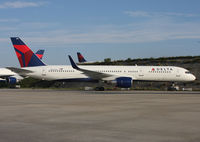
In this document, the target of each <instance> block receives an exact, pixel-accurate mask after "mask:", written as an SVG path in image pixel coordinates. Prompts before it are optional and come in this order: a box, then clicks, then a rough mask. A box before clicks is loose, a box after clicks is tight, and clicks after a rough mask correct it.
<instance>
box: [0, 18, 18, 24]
mask: <svg viewBox="0 0 200 142" xmlns="http://www.w3.org/2000/svg"><path fill="white" fill-rule="evenodd" d="M7 22H19V19H0V23H7Z"/></svg>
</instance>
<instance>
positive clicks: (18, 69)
mask: <svg viewBox="0 0 200 142" xmlns="http://www.w3.org/2000/svg"><path fill="white" fill-rule="evenodd" d="M6 68H7V69H9V70H11V71H13V72H15V73H17V74H19V75H26V74H28V73H32V71H30V70H27V69H22V68H15V67H6Z"/></svg>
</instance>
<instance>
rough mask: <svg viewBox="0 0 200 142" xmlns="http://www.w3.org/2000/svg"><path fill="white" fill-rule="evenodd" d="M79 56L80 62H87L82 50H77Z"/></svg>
mask: <svg viewBox="0 0 200 142" xmlns="http://www.w3.org/2000/svg"><path fill="white" fill-rule="evenodd" d="M77 56H78V61H79V63H84V62H87V61H86V60H85V58H84V57H83V55H82V54H81V53H80V52H77Z"/></svg>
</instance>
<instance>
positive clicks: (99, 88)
mask: <svg viewBox="0 0 200 142" xmlns="http://www.w3.org/2000/svg"><path fill="white" fill-rule="evenodd" d="M104 90H105V88H104V87H96V88H95V91H104Z"/></svg>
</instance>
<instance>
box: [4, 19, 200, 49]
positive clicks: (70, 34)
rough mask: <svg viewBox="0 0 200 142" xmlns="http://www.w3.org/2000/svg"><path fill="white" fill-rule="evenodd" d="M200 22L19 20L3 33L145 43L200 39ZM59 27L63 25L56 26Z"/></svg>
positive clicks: (54, 42) (50, 41)
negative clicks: (72, 23) (95, 23)
mask: <svg viewBox="0 0 200 142" xmlns="http://www.w3.org/2000/svg"><path fill="white" fill-rule="evenodd" d="M58 25H59V26H58ZM199 25H200V21H196V20H195V21H190V22H188V21H184V22H183V21H181V22H177V21H176V20H173V19H171V18H157V19H154V18H153V19H149V20H146V21H145V22H141V21H137V22H136V21H134V23H132V24H126V25H100V26H91V25H89V26H88V27H84V28H81V27H77V28H69V27H65V26H64V27H63V25H60V23H40V22H33V23H26V22H25V23H17V24H15V26H11V27H12V28H10V29H9V26H6V27H5V26H4V27H2V26H0V31H1V32H0V37H2V38H4V37H5V35H6V38H7V37H10V36H20V37H23V38H24V39H25V40H27V42H31V43H34V44H36V45H38V46H39V45H43V46H47V47H50V46H54V47H55V46H56V47H57V46H62V47H63V46H65V45H67V44H92V43H145V42H158V41H164V40H177V39H200V27H199ZM13 27H14V29H13ZM57 27H60V28H59V29H55V28H57ZM61 27H62V28H61ZM30 29H31V30H30ZM3 41H6V40H3Z"/></svg>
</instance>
